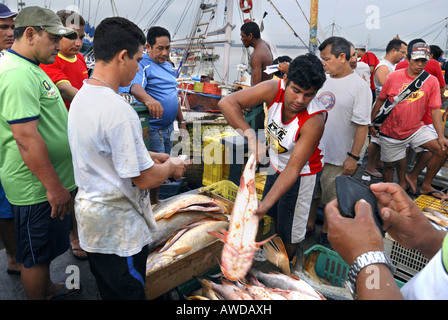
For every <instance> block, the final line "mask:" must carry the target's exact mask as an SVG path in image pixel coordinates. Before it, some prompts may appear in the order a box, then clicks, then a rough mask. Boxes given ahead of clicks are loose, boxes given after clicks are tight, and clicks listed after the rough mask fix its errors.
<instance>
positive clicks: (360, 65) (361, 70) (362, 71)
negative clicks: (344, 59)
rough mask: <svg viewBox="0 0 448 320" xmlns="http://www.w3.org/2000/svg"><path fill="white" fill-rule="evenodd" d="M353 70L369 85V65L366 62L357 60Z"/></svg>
mask: <svg viewBox="0 0 448 320" xmlns="http://www.w3.org/2000/svg"><path fill="white" fill-rule="evenodd" d="M355 72H356V73H357V74H358V75H359V76H360V77H361V78H362V79H363V80H364V81H365V82H367V84H368V85H369V86H370V67H369V65H368V64H367V63H365V62H362V61H358V62H357V67H356V69H355Z"/></svg>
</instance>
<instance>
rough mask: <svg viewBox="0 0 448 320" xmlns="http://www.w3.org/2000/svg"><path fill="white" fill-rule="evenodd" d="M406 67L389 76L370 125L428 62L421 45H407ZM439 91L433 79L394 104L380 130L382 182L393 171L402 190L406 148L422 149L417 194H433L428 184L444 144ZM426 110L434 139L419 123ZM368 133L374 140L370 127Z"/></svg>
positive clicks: (424, 46) (389, 178)
mask: <svg viewBox="0 0 448 320" xmlns="http://www.w3.org/2000/svg"><path fill="white" fill-rule="evenodd" d="M408 48H409V50H408V52H409V54H408V60H409V66H408V67H407V68H406V69H401V70H398V71H395V72H392V73H390V74H389V76H388V77H387V80H386V83H385V84H384V86H383V89H382V91H381V93H380V95H379V97H378V99H377V101H376V103H375V105H374V107H373V110H372V122H373V120H374V119H375V116H376V114H377V113H378V110H379V109H380V107H381V106H382V105H383V104H384V102H385V101H386V99H389V101H391V102H392V101H393V98H394V97H395V96H397V95H398V94H399V93H400V92H402V91H403V89H404V88H406V87H407V86H408V85H409V84H410V83H411V82H412V81H413V80H414V79H415V78H416V77H418V76H419V75H420V74H421V73H422V72H423V70H424V68H425V67H426V65H427V64H428V61H429V59H430V58H429V53H430V50H429V46H428V45H427V44H426V43H424V42H417V43H414V44H410V45H409V47H408ZM441 104H442V102H441V98H440V87H439V83H438V81H437V79H436V78H435V77H434V76H429V78H428V79H427V80H426V81H425V82H424V84H423V85H422V86H421V88H420V89H419V90H418V91H416V92H414V93H413V94H412V95H411V96H410V97H409V98H408V99H406V100H404V101H402V102H400V103H399V104H397V105H396V106H395V107H394V109H393V110H392V111H391V113H390V114H389V116H388V117H387V119H386V120H385V121H384V122H383V124H382V125H381V126H380V141H381V160H382V161H383V162H384V172H383V177H384V182H393V179H394V171H393V169H394V168H395V169H396V171H397V177H398V182H399V184H400V186H401V187H402V188H403V189H405V190H406V189H407V183H406V147H407V145H410V146H411V148H414V147H423V148H425V149H427V150H429V151H430V152H431V153H432V157H431V159H430V161H429V164H428V170H427V173H426V176H425V178H424V180H423V183H422V186H421V188H420V192H421V193H430V192H434V191H435V189H434V188H433V187H432V185H431V183H432V180H433V179H434V177H435V175H436V174H437V171H438V169H439V168H440V165H441V164H442V163H443V162H444V161H445V159H446V154H447V146H448V140H447V139H446V138H445V136H444V134H443V130H442V114H441V112H440V107H441ZM427 109H430V110H431V117H432V122H433V124H434V129H435V130H436V132H437V135H438V137H437V138H436V137H435V136H434V134H433V133H432V132H431V131H430V130H429V129H428V127H427V126H425V124H424V123H423V121H422V119H423V116H424V115H425V112H426V110H427ZM370 132H371V134H372V135H374V136H378V133H377V132H376V130H375V128H374V127H370Z"/></svg>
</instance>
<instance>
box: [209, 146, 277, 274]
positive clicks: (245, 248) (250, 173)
mask: <svg viewBox="0 0 448 320" xmlns="http://www.w3.org/2000/svg"><path fill="white" fill-rule="evenodd" d="M256 166H257V163H256V158H255V155H251V156H250V157H249V160H248V161H247V163H246V167H245V168H244V171H243V175H242V176H241V179H240V185H239V189H238V193H237V195H236V198H235V203H234V205H233V209H232V213H231V216H230V223H229V230H228V232H225V231H223V230H220V232H211V233H210V234H212V235H214V236H216V237H217V238H218V239H220V240H222V241H223V242H224V247H223V250H222V255H221V265H220V266H221V271H222V273H223V275H224V276H225V277H226V278H227V279H229V280H231V281H238V280H241V279H244V277H245V276H246V274H247V272H248V271H249V270H250V268H251V266H252V263H253V260H254V255H255V251H257V250H258V249H260V246H261V245H263V244H265V243H266V242H268V241H269V240H271V239H272V238H274V237H275V236H276V235H273V236H272V237H270V238H268V239H266V240H264V241H262V242H259V243H257V242H255V237H256V236H257V232H258V223H259V218H258V216H257V215H256V214H255V210H256V209H257V207H258V198H257V192H256V187H255V169H256Z"/></svg>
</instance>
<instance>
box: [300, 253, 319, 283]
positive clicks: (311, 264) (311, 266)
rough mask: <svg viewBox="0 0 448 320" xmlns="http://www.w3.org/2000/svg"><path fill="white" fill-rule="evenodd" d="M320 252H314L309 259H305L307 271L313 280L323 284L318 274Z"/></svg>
mask: <svg viewBox="0 0 448 320" xmlns="http://www.w3.org/2000/svg"><path fill="white" fill-rule="evenodd" d="M319 254H320V252H319V251H317V250H316V251H312V252H310V254H309V255H308V257H307V258H306V259H305V263H304V265H305V270H306V271H307V272H308V273H309V274H310V276H311V278H312V279H313V280H314V281H316V282H319V283H321V280H320V278H319V276H318V275H317V273H316V269H315V267H316V263H317V258H318V257H319Z"/></svg>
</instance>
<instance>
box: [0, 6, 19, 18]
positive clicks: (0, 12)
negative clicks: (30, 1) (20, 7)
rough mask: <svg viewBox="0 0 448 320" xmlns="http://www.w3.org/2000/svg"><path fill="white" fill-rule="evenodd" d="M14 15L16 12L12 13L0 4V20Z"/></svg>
mask: <svg viewBox="0 0 448 320" xmlns="http://www.w3.org/2000/svg"><path fill="white" fill-rule="evenodd" d="M16 15H17V12H12V11H11V10H9V8H8V7H7V6H5V5H4V4H3V3H0V19H6V18H9V17H13V16H16Z"/></svg>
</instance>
